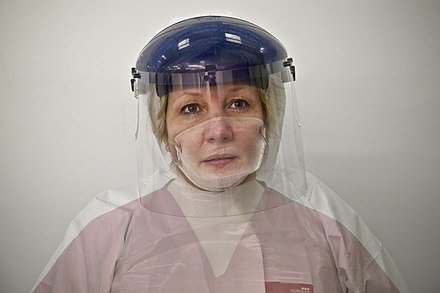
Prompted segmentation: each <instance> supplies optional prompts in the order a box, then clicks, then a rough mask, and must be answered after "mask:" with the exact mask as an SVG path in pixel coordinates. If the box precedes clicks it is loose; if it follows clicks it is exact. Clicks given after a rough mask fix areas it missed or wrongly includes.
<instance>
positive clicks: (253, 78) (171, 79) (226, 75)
mask: <svg viewBox="0 0 440 293" xmlns="http://www.w3.org/2000/svg"><path fill="white" fill-rule="evenodd" d="M268 76H269V74H268V72H267V70H266V68H265V67H264V66H256V67H253V68H243V69H234V70H226V71H216V67H215V66H212V67H209V66H206V71H203V72H194V73H157V74H155V75H154V79H155V82H156V92H157V95H158V96H159V97H162V96H164V95H166V94H168V93H169V92H171V91H173V90H174V89H175V88H185V87H200V86H201V85H205V84H206V83H207V82H208V83H209V84H211V85H214V84H223V83H233V82H245V83H248V84H250V85H254V86H256V87H257V88H261V89H266V88H267V86H268Z"/></svg>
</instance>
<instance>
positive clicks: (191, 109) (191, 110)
mask: <svg viewBox="0 0 440 293" xmlns="http://www.w3.org/2000/svg"><path fill="white" fill-rule="evenodd" d="M180 111H181V112H182V113H183V114H195V113H197V112H198V111H200V107H199V106H198V105H197V104H188V105H186V106H184V107H183V108H182V110H180Z"/></svg>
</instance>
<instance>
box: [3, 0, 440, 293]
mask: <svg viewBox="0 0 440 293" xmlns="http://www.w3.org/2000/svg"><path fill="white" fill-rule="evenodd" d="M205 12H206V13H215V12H226V13H228V14H232V15H233V16H237V17H243V18H245V19H248V20H250V21H253V22H255V23H257V24H259V25H261V26H263V27H265V28H266V29H267V30H269V31H270V32H272V33H273V34H275V35H276V36H277V37H278V38H279V39H280V40H281V41H282V42H283V43H284V44H285V45H286V47H287V48H288V51H289V52H290V54H291V55H292V56H293V57H294V58H295V63H296V65H297V72H298V81H297V95H298V101H299V104H300V114H301V117H302V124H303V126H304V127H303V138H304V147H305V155H306V163H307V167H308V169H309V171H312V172H313V173H315V174H316V175H317V176H318V177H320V178H321V179H322V180H323V181H324V182H326V183H327V184H329V185H330V186H331V187H332V188H333V189H334V190H336V191H337V192H338V193H339V194H340V195H341V196H342V197H343V198H344V199H345V200H346V201H347V202H348V203H349V204H350V205H352V206H353V207H354V208H355V210H357V211H358V213H359V214H360V215H361V216H362V217H363V218H364V219H365V221H366V222H367V224H368V225H369V227H370V228H371V230H373V232H374V233H375V234H376V235H377V236H378V237H379V238H380V239H381V240H382V242H383V244H384V245H385V247H386V248H387V249H388V251H389V252H390V254H391V256H392V257H393V258H394V260H395V262H396V263H397V266H398V267H399V268H400V270H401V272H402V274H403V276H404V277H405V279H406V280H407V282H408V284H409V286H410V287H411V288H412V290H413V291H414V292H436V291H438V288H439V286H440V281H439V278H438V273H439V272H440V253H439V247H440V228H439V227H440V216H439V208H440V200H439V197H440V168H439V164H440V126H439V125H440V118H439V117H440V102H439V100H440V97H439V93H440V58H439V57H440V56H439V52H440V17H439V15H440V1H428V0H421V1H409V0H384V1H382V0H381V1H379V0H373V1H349V0H345V1H342V0H341V1H340V0H334V1H327V0H321V1H310V0H302V1H301V0H291V1H279V0H272V1H267V2H265V3H263V2H261V1H254V0H241V1H230V0H226V1H206V0H204V1H195V0H187V1H109V0H107V1H104V0H98V1H90V0H87V1H85V0H79V1H55V0H53V1H49V0H40V1H31V0H16V1H13V0H1V2H0V40H1V46H0V121H1V123H0V139H1V144H0V164H1V165H0V192H1V198H0V199H1V204H0V245H1V247H0V292H11V293H14V292H27V291H29V290H30V289H31V287H32V284H33V282H34V281H35V279H36V278H37V277H38V275H39V273H40V272H41V270H42V269H43V267H44V265H45V264H46V263H47V261H48V260H49V258H50V256H51V254H52V253H53V252H54V250H55V248H56V246H57V245H58V243H59V242H60V240H61V239H62V237H63V234H64V231H65V229H66V226H67V225H68V223H69V222H70V220H71V219H72V218H73V217H74V216H75V215H76V214H77V213H78V212H79V211H80V210H81V208H82V207H83V206H84V205H85V204H86V203H87V202H89V201H90V199H91V198H92V197H93V196H94V195H95V194H96V193H98V192H100V191H103V190H105V189H108V188H111V187H115V186H119V185H123V184H126V183H131V182H135V180H136V173H135V171H136V166H135V149H134V145H133V135H134V130H135V121H136V118H135V117H136V102H135V100H134V98H132V95H131V91H130V89H129V83H128V80H129V78H130V67H131V66H132V65H134V63H135V60H136V57H137V54H138V53H139V51H140V50H141V48H142V47H143V46H144V45H145V44H146V42H147V40H149V39H150V38H151V37H152V36H153V35H154V34H155V33H157V32H158V31H159V30H160V29H161V28H163V27H164V26H166V25H168V24H170V23H171V22H172V20H173V19H176V18H182V17H186V16H193V15H199V14H202V13H205Z"/></svg>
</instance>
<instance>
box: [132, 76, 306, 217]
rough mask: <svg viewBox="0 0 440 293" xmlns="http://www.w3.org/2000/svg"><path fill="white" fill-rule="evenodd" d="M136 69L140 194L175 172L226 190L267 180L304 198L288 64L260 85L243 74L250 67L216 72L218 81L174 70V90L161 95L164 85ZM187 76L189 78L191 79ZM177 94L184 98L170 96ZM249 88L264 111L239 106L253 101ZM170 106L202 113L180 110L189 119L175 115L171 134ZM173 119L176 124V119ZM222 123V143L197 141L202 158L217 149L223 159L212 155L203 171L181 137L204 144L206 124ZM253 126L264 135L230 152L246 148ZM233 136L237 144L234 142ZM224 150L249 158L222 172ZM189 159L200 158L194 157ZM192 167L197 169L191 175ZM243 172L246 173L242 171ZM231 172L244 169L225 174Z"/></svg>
mask: <svg viewBox="0 0 440 293" xmlns="http://www.w3.org/2000/svg"><path fill="white" fill-rule="evenodd" d="M140 74H141V78H139V79H137V80H136V84H135V96H136V97H137V99H138V102H139V119H138V129H137V133H136V141H137V146H138V149H137V151H138V158H139V159H138V174H139V196H140V197H141V198H142V197H144V196H148V194H150V193H152V192H154V191H156V190H158V189H161V188H163V187H165V186H167V184H169V183H170V182H171V181H173V180H174V179H176V178H181V179H182V180H183V181H186V182H187V183H189V184H190V185H194V186H195V187H197V188H198V189H200V190H204V191H207V190H208V191H210V192H211V193H219V194H220V193H222V194H225V193H231V192H233V190H232V189H233V188H234V187H237V186H239V185H240V184H243V183H246V182H249V181H252V180H256V181H258V182H260V183H262V184H263V185H265V186H266V188H272V189H275V190H276V191H278V192H280V193H282V194H283V195H285V196H286V197H288V198H291V199H294V200H301V197H302V196H304V195H305V193H306V191H307V185H306V178H305V177H306V175H305V174H306V172H305V165H304V157H303V150H302V142H301V129H300V122H299V117H298V111H297V104H296V97H295V90H294V85H293V81H292V77H291V75H290V72H289V69H288V68H285V69H283V70H282V71H281V72H277V73H272V74H269V75H268V76H267V85H264V86H261V82H255V81H254V80H253V79H252V78H248V77H249V75H250V74H246V76H247V79H240V78H237V76H238V75H237V74H236V73H234V72H232V71H225V72H216V76H215V82H213V81H206V78H204V77H205V76H206V75H201V74H190V73H188V74H175V75H174V76H173V81H174V82H173V83H172V85H173V89H172V91H171V93H168V94H167V95H164V96H162V97H159V96H158V94H157V93H158V92H159V93H160V86H161V84H160V81H158V79H159V77H158V76H157V75H153V74H149V73H146V72H141V73H140ZM189 80H191V82H188V81H189ZM243 88H244V89H243ZM249 91H251V92H249ZM175 93H177V94H175ZM174 95H176V96H178V98H177V99H180V100H182V101H180V100H178V101H177V102H176V103H172V102H170V100H172V99H173V98H174ZM252 95H254V96H255V95H256V96H257V98H258V99H260V100H259V101H258V102H259V103H260V104H261V108H262V117H260V118H261V119H258V118H255V117H253V116H255V115H253V114H252V113H253V112H252V111H245V110H242V108H243V107H250V106H252V105H250V106H249V105H243V104H242V103H248V104H252V103H253V101H252V100H249V99H250V98H249V96H252ZM170 97H171V98H170ZM242 100H243V101H242ZM172 101H174V100H172ZM206 101H209V103H210V105H209V106H206V109H205V104H204V103H205V102H206ZM234 103H235V104H234ZM237 105H238V106H237ZM177 107H179V108H177ZM190 107H193V108H190ZM238 107H242V108H238ZM208 108H209V109H208ZM182 109H183V110H182ZM251 110H252V109H251ZM173 111H174V112H176V111H195V112H194V113H191V112H188V113H184V114H182V113H180V112H179V113H177V114H176V115H180V114H182V115H185V114H187V116H188V115H193V116H197V115H199V116H202V115H204V116H203V118H198V116H197V118H184V119H186V120H182V121H179V125H178V126H177V136H176V138H177V139H175V138H173V140H169V139H170V138H169V137H168V136H169V134H168V132H169V131H170V130H169V129H167V128H170V127H171V126H172V125H166V121H167V117H169V116H170V115H172V114H170V113H174V112H173ZM198 111H199V112H198ZM204 111H205V112H209V113H205V112H204ZM216 111H217V112H216ZM202 112H203V113H202ZM231 113H232V114H231ZM260 121H261V123H260ZM169 122H170V123H172V121H169ZM172 127H173V128H176V126H172ZM224 127H226V128H228V131H232V132H233V134H232V135H233V138H228V139H230V140H231V141H230V142H229V143H228V145H227V146H218V147H216V148H211V149H207V148H203V147H199V157H200V160H202V159H209V158H210V159H216V156H217V159H225V160H223V161H222V160H218V161H216V162H215V163H212V162H211V163H212V164H211V165H214V167H215V168H216V169H215V170H216V171H215V172H214V173H212V172H211V174H208V173H209V172H210V171H212V168H211V169H209V170H208V169H201V168H199V170H197V167H193V166H191V163H192V161H190V160H191V157H186V156H182V155H183V154H185V147H186V145H188V144H189V143H190V142H191V143H192V147H193V148H196V147H197V146H198V145H201V144H202V142H199V140H203V135H205V134H204V133H205V132H206V131H207V129H209V128H216V129H217V132H221V131H223V130H222V128H224ZM210 131H212V129H211V130H210ZM255 133H258V134H259V135H260V136H261V140H260V139H256V140H255V142H254V144H255V146H254V148H253V149H252V150H250V149H249V147H248V148H247V149H246V148H245V149H244V150H240V151H241V152H242V154H236V153H234V152H239V151H236V150H235V149H234V148H241V149H243V144H246V142H248V141H249V139H251V137H255V135H253V134H255ZM244 136H247V137H246V139H244V138H243V137H244ZM182 142H184V145H183V149H181V147H182ZM234 144H235V145H236V144H238V147H236V146H234ZM259 144H261V146H260V145H259ZM231 146H232V147H231ZM182 151H183V152H182ZM209 152H212V153H209ZM252 152H255V155H254V156H253V158H251V159H252V160H251V161H252V162H249V161H250V158H249V157H251V155H250V154H251V153H252ZM260 152H261V156H260ZM222 156H223V157H222ZM228 156H230V157H232V156H240V157H241V158H242V157H244V156H246V159H247V161H246V160H245V159H242V163H243V164H245V163H247V164H248V165H249V166H247V167H248V169H246V170H244V171H243V170H241V171H240V172H239V171H237V172H235V173H234V172H232V173H233V174H232V175H231V176H229V173H228V174H226V175H227V177H228V178H227V179H225V178H226V177H225V176H224V174H222V170H224V169H227V168H228V166H230V165H231V164H230V163H228V162H227V159H228V158H229V157H228ZM225 161H226V162H225ZM193 163H194V165H197V162H195V161H194V162H193ZM233 166H234V165H233ZM235 166H238V165H235ZM214 167H213V168H214ZM234 168H235V167H234ZM237 168H239V167H237ZM240 168H241V167H240ZM197 172H199V173H197ZM193 173H197V174H198V175H197V176H192V175H194V174H193ZM223 173H225V172H223ZM191 174H192V175H191ZM243 174H245V175H246V176H244V177H243ZM235 175H237V176H238V177H240V176H241V177H240V178H236V179H234V178H232V179H231V178H230V177H233V176H235ZM215 176H218V177H219V178H220V180H223V181H226V183H224V182H223V183H222V184H223V185H221V184H219V183H213V181H209V179H213V178H211V177H215ZM222 176H223V177H222ZM194 178H196V179H194ZM203 178H208V179H207V181H206V180H205V181H206V182H204V184H202V186H201V185H200V182H202V181H204V179H203ZM228 180H229V181H230V183H229V184H228V182H229V181H228ZM216 184H219V186H216ZM211 187H212V188H211ZM146 208H148V206H146ZM162 212H164V213H168V212H167V211H162Z"/></svg>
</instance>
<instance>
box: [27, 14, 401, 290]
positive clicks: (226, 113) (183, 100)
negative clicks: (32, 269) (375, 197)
mask: <svg viewBox="0 0 440 293" xmlns="http://www.w3.org/2000/svg"><path fill="white" fill-rule="evenodd" d="M132 74H133V80H132V86H133V90H134V92H135V97H136V98H137V99H138V100H139V125H138V131H137V141H138V146H139V154H140V156H139V167H138V171H139V186H138V192H134V191H129V190H118V191H111V192H107V193H104V194H102V195H100V196H98V197H97V199H96V200H95V201H93V202H92V203H91V204H90V205H89V207H87V208H86V209H85V210H84V211H83V212H82V214H80V215H79V216H78V218H77V219H76V220H75V221H74V222H73V224H72V226H71V228H70V230H69V231H68V234H67V236H66V241H65V242H64V243H63V244H62V245H61V247H60V249H59V252H57V253H56V256H55V257H54V259H53V260H52V261H51V263H50V264H49V266H48V268H47V270H46V271H45V272H44V273H43V275H42V278H41V280H40V281H39V283H38V284H37V286H36V288H35V290H34V292H270V293H274V292H407V291H408V290H407V289H406V286H405V284H404V282H403V281H402V280H401V278H400V276H399V274H398V271H397V270H396V269H395V267H394V265H393V262H392V261H391V260H390V259H389V257H388V255H387V254H386V252H385V251H384V250H383V248H382V246H381V244H380V243H379V241H378V240H377V239H376V238H375V237H374V236H373V235H371V233H370V232H369V231H368V229H367V228H366V226H365V225H364V224H363V222H362V221H361V220H360V219H359V217H358V216H357V215H356V214H355V213H354V212H353V211H352V210H351V209H350V208H349V207H347V206H346V205H345V204H344V203H343V202H342V201H341V200H340V199H339V197H338V196H337V195H335V194H334V193H333V192H332V191H331V190H329V189H328V188H327V187H326V186H325V185H323V184H322V183H321V182H319V181H318V180H317V179H315V178H314V177H313V176H312V175H310V174H306V172H305V168H304V160H303V154H302V147H301V139H300V138H301V135H300V125H299V122H298V121H299V120H298V116H297V113H296V109H297V108H296V104H295V96H294V90H293V81H294V80H295V68H294V67H293V64H292V59H289V58H287V54H286V51H285V49H284V47H283V46H282V44H281V43H280V42H279V41H278V40H277V39H276V38H275V37H273V36H272V35H271V34H269V33H268V32H266V31H265V30H263V29H262V28H260V27H258V26H256V25H254V24H251V23H249V22H246V21H243V20H239V19H234V18H229V17H214V16H210V17H197V18H193V19H188V20H185V21H182V22H179V23H177V24H174V25H172V26H170V27H168V28H166V29H165V30H163V31H162V32H160V33H159V34H158V35H156V36H155V37H154V38H153V39H152V40H151V41H150V42H149V43H148V44H147V46H146V47H145V48H144V49H143V50H142V52H141V54H140V56H139V59H138V61H137V64H136V68H134V69H133V70H132ZM136 194H138V195H139V199H135V197H136Z"/></svg>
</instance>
